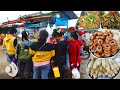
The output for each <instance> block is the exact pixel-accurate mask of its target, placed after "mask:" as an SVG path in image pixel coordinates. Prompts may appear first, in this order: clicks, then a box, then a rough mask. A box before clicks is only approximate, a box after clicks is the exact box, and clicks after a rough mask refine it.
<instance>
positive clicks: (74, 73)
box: [72, 68, 80, 79]
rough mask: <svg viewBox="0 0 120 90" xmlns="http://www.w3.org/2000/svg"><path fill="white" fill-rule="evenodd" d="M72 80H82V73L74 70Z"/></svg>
mask: <svg viewBox="0 0 120 90" xmlns="http://www.w3.org/2000/svg"><path fill="white" fill-rule="evenodd" d="M72 78H73V79H80V72H79V71H78V69H77V68H73V69H72Z"/></svg>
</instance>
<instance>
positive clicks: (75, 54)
mask: <svg viewBox="0 0 120 90" xmlns="http://www.w3.org/2000/svg"><path fill="white" fill-rule="evenodd" d="M78 35H79V34H78V32H77V31H75V32H71V34H70V40H67V44H68V46H69V47H68V54H69V62H70V68H71V70H72V69H73V68H77V69H78V70H79V68H80V62H81V56H80V53H81V52H80V48H81V46H82V42H81V41H80V40H78V37H79V36H78Z"/></svg>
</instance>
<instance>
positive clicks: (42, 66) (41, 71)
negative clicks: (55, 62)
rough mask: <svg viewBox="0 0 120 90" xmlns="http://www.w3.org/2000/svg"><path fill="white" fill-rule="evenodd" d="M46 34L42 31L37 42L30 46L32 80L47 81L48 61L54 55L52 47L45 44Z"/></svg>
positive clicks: (49, 44)
mask: <svg viewBox="0 0 120 90" xmlns="http://www.w3.org/2000/svg"><path fill="white" fill-rule="evenodd" d="M47 38H48V32H47V31H46V30H42V31H40V33H39V39H38V42H34V43H32V45H31V46H30V54H31V55H32V56H33V57H32V60H33V66H34V67H33V79H40V78H41V79H48V74H49V71H50V60H51V59H52V57H53V56H54V55H55V51H54V49H53V45H52V44H51V43H47Z"/></svg>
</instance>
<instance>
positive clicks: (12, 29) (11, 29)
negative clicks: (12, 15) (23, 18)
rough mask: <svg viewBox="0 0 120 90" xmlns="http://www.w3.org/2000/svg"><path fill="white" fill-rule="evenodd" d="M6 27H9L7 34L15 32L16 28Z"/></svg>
mask: <svg viewBox="0 0 120 90" xmlns="http://www.w3.org/2000/svg"><path fill="white" fill-rule="evenodd" d="M8 29H9V31H8V34H14V33H17V30H16V28H15V27H9V28H8Z"/></svg>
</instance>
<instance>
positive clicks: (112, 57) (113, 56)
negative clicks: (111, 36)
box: [89, 50, 120, 59]
mask: <svg viewBox="0 0 120 90" xmlns="http://www.w3.org/2000/svg"><path fill="white" fill-rule="evenodd" d="M89 52H90V53H91V55H92V56H93V57H94V58H98V57H97V56H95V55H94V54H93V53H92V52H91V51H90V50H89ZM119 52H120V51H119V50H118V52H117V53H116V54H115V55H112V56H110V57H103V58H99V59H106V58H107V59H114V58H115V57H116V56H117V55H118V54H119Z"/></svg>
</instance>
